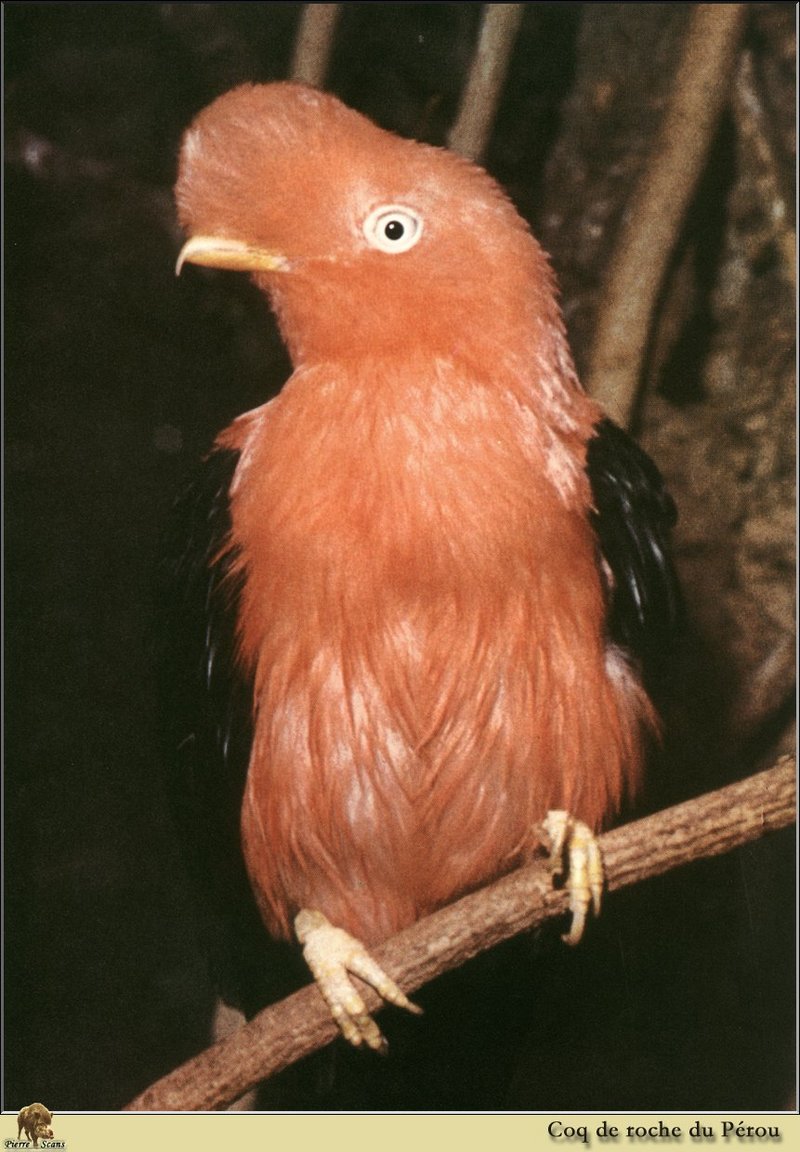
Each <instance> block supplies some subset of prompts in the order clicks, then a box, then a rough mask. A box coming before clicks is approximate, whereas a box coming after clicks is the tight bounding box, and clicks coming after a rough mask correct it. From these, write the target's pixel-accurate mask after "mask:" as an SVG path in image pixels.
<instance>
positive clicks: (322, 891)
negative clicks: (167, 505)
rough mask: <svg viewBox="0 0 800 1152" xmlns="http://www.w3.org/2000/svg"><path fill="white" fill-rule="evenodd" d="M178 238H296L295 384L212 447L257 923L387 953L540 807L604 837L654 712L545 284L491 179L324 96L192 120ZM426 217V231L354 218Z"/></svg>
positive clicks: (591, 409) (288, 307)
mask: <svg viewBox="0 0 800 1152" xmlns="http://www.w3.org/2000/svg"><path fill="white" fill-rule="evenodd" d="M178 203H179V206H180V211H181V218H182V221H183V223H184V226H185V227H186V228H187V230H188V231H189V233H190V234H193V235H201V234H202V235H206V234H213V235H215V236H222V237H226V238H228V239H230V240H233V241H236V242H241V243H243V244H247V245H250V246H253V247H255V248H258V249H260V250H269V251H270V252H274V253H278V254H280V260H281V263H280V266H279V267H277V268H276V269H275V270H274V271H259V272H257V273H256V274H255V279H256V282H257V283H258V284H259V285H260V286H261V287H262V288H263V289H264V290H265V291H266V292H267V293H268V295H269V297H270V300H271V303H272V305H273V307H274V310H275V312H276V315H277V317H278V321H279V324H280V327H281V330H282V333H283V335H284V338H285V340H286V343H287V346H288V348H289V350H290V353H291V356H292V360H293V365H294V369H295V371H294V374H293V375H292V377H291V379H290V380H289V381H288V383H287V384H286V386H285V387H284V389H283V391H282V392H281V394H280V395H279V396H278V397H277V398H276V399H274V400H272V401H270V402H269V403H268V404H266V405H264V406H263V407H262V408H259V409H257V410H256V411H254V412H250V413H247V414H246V415H244V416H242V417H241V418H240V419H238V420H237V421H236V422H235V423H234V424H233V425H232V426H231V427H230V428H229V429H228V430H227V431H226V432H225V433H223V435H222V437H221V438H220V444H221V445H223V446H225V447H227V448H233V449H235V450H237V451H238V452H239V453H240V460H239V465H238V469H237V473H236V477H235V480H234V483H233V486H232V489H231V517H232V533H231V542H230V543H231V547H232V548H233V549H235V554H236V560H235V564H236V567H237V569H238V570H239V571H241V572H242V574H243V576H244V583H243V591H242V595H241V602H240V618H239V640H240V649H241V659H242V661H243V664H244V665H245V666H246V667H247V668H248V669H249V670H250V671H252V673H253V674H254V685H255V687H254V719H255V728H254V742H253V749H252V755H251V760H250V766H249V773H248V779H247V786H246V794H245V800H244V807H243V813H242V829H243V844H244V850H245V855H246V859H247V864H248V869H249V872H250V876H251V878H252V882H253V886H254V889H255V891H256V894H257V897H258V900H259V905H260V907H261V910H262V914H263V916H264V919H265V922H266V923H267V926H268V927H269V928H270V930H271V931H272V932H274V933H275V934H277V935H283V936H286V935H288V934H289V931H290V926H291V920H292V917H293V915H294V914H295V913H296V912H297V911H298V909H300V908H302V907H311V908H317V909H320V910H321V911H322V912H324V913H325V915H326V916H327V917H328V918H329V919H330V920H331V921H332V922H333V923H335V924H338V925H340V926H342V927H344V928H346V929H348V930H349V931H350V932H352V933H353V934H355V935H357V936H358V937H359V938H361V939H362V940H364V941H366V942H368V943H369V942H375V941H377V940H380V939H382V938H384V937H386V936H388V935H389V934H390V933H392V932H393V931H395V930H397V929H399V928H401V927H403V926H405V925H408V924H409V923H411V922H413V921H414V920H416V919H417V918H418V917H419V916H421V915H422V914H424V913H425V912H427V911H429V910H431V909H433V908H435V907H437V906H439V905H441V904H443V903H445V902H447V901H449V900H451V899H452V898H454V897H455V896H457V895H459V894H460V893H463V892H465V891H467V890H469V889H473V888H475V887H477V886H478V885H480V884H482V883H484V882H486V881H487V880H489V879H491V878H493V877H495V876H497V875H498V874H500V873H502V872H505V871H507V870H508V869H510V868H511V867H513V866H514V865H515V864H517V863H519V862H521V861H523V860H524V859H526V858H527V857H528V856H529V855H530V853H531V852H532V851H533V849H534V848H535V847H536V845H537V843H538V836H539V831H538V828H539V824H540V822H541V820H542V818H543V817H544V815H545V813H546V812H547V811H548V809H552V808H566V809H569V810H570V811H571V812H572V813H573V814H575V815H576V816H577V817H579V818H581V819H583V820H585V821H586V822H587V823H589V824H590V825H591V826H593V827H597V826H599V825H600V824H601V823H602V822H603V821H604V820H605V819H607V818H608V817H609V816H610V815H611V814H613V813H614V812H615V811H616V810H617V809H618V807H619V805H620V802H621V800H622V798H623V796H624V795H625V794H626V793H628V792H630V791H631V790H632V789H633V788H634V787H635V785H636V782H637V779H638V776H639V773H640V765H641V759H642V735H643V732H644V730H645V729H646V728H647V727H648V726H649V725H651V724H652V721H653V715H652V710H651V707H650V704H649V701H648V700H647V697H646V696H645V694H644V692H643V690H642V689H641V687H640V685H639V681H638V679H637V678H636V676H635V675H634V674H633V672H632V671H631V670H630V669H629V668H628V666H627V665H626V663H625V660H624V658H623V656H622V655H621V653H619V652H618V651H616V650H615V649H614V648H612V647H609V645H608V642H607V637H606V633H605V617H606V604H605V598H604V590H603V585H602V579H601V573H600V560H599V555H598V546H597V542H596V539H595V536H594V534H593V531H592V529H591V527H590V523H589V520H588V515H589V511H590V508H591V499H592V497H591V492H590V488H589V483H588V480H587V477H586V474H585V470H584V468H585V455H586V444H587V441H588V440H589V439H590V437H591V435H592V429H593V427H594V425H595V424H596V422H597V421H598V419H599V417H600V413H599V411H598V409H597V408H596V406H595V404H594V403H593V402H592V401H591V400H590V399H588V398H587V397H586V396H585V394H584V393H583V392H582V390H581V388H580V386H579V384H578V382H577V380H576V377H575V373H574V369H573V367H572V362H571V358H570V354H569V351H568V348H567V345H566V341H565V336H564V331H563V324H562V321H561V317H560V314H559V310H558V307H557V304H556V301H555V296H554V289H553V283H552V278H551V274H550V271H549V268H548V266H547V263H546V260H545V258H544V256H543V254H542V252H541V250H540V248H539V247H538V245H537V243H536V241H535V240H534V239H533V237H532V236H531V235H530V233H529V231H528V229H527V227H526V226H525V224H524V223H523V221H522V220H521V219H520V217H519V216H518V215H517V213H516V211H515V210H514V208H513V207H512V205H511V204H510V203H509V201H508V200H507V199H506V198H505V196H504V195H503V193H502V192H501V191H500V190H499V188H498V187H497V185H495V184H494V182H493V181H492V180H491V179H490V178H489V177H488V176H487V175H486V174H485V173H484V172H483V171H482V170H481V169H479V168H477V167H475V166H473V165H471V164H468V163H467V162H466V161H464V160H462V159H460V158H458V157H456V156H454V155H452V154H450V153H447V152H444V151H441V150H438V149H433V148H429V147H425V146H422V145H419V144H416V143H413V142H410V141H407V140H402V139H399V138H397V137H395V136H393V135H390V134H388V133H386V132H383V131H382V130H380V129H379V128H377V127H376V126H374V125H373V124H371V123H370V122H369V121H367V120H365V119H364V118H363V117H361V116H359V115H358V114H356V113H354V112H352V111H350V110H349V109H346V108H345V107H344V106H343V105H341V104H340V103H339V102H338V101H336V100H335V99H334V98H333V97H330V96H327V95H324V94H322V93H316V92H312V91H310V90H308V89H304V88H301V87H298V86H295V85H288V84H286V85H285V84H276V85H268V86H262V87H244V88H241V89H237V90H236V91H234V92H232V93H229V94H228V95H226V96H224V97H222V98H221V99H220V100H218V101H217V102H216V103H215V104H214V105H212V106H211V108H210V109H207V110H206V111H205V112H204V113H202V114H201V115H200V117H199V118H198V120H197V121H196V122H195V124H194V125H193V127H192V128H191V129H190V131H189V133H188V134H187V138H186V141H185V144H184V149H183V153H182V162H181V173H180V179H179V184H178ZM381 204H386V205H401V206H408V207H411V208H412V209H413V210H414V212H415V213H417V214H418V215H419V217H420V219H421V220H422V221H423V233H422V236H421V238H420V239H419V242H418V243H416V244H415V245H414V246H413V247H412V248H410V250H408V251H405V252H403V253H402V254H394V253H387V252H384V251H380V250H377V249H375V248H374V247H372V246H370V245H369V244H368V243H367V242H366V241H365V239H364V234H363V231H362V228H361V224H362V222H363V220H364V219H365V218H366V217H367V216H368V215H369V213H370V212H372V211H374V210H375V209H376V208H377V207H378V206H380V205H381Z"/></svg>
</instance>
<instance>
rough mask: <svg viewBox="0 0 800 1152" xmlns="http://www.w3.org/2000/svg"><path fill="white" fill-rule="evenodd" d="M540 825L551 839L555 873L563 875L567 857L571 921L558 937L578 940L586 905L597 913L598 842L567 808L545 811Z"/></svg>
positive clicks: (572, 941)
mask: <svg viewBox="0 0 800 1152" xmlns="http://www.w3.org/2000/svg"><path fill="white" fill-rule="evenodd" d="M543 828H544V832H545V835H546V836H547V838H548V840H549V841H550V868H551V870H552V873H553V876H554V877H561V876H563V875H564V864H565V857H566V864H567V869H566V871H567V888H568V890H569V910H570V913H571V914H572V924H571V925H570V929H569V932H566V933H565V934H564V935H563V936H562V937H561V939H562V940H563V941H564V942H565V943H566V944H570V945H572V944H578V943H579V942H580V940H581V937H582V936H583V933H584V930H585V928H586V918H587V915H588V912H589V909H590V908H591V910H592V912H593V913H594V915H595V916H598V915H599V914H600V907H601V904H602V899H603V882H604V878H605V877H604V871H603V857H602V854H601V852H600V846H599V845H598V843H597V840H596V838H595V836H594V833H593V832H592V830H591V829H590V828H589V826H588V825H587V824H584V823H583V821H582V820H574V819H573V818H572V817H571V816H570V815H569V813H568V812H563V811H552V812H548V813H547V816H546V817H545V820H544V823H543Z"/></svg>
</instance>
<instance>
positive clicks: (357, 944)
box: [294, 908, 422, 1054]
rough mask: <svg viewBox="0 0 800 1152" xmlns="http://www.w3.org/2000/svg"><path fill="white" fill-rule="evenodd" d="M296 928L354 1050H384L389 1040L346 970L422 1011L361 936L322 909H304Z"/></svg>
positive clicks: (400, 1002) (393, 999)
mask: <svg viewBox="0 0 800 1152" xmlns="http://www.w3.org/2000/svg"><path fill="white" fill-rule="evenodd" d="M294 930H295V933H296V935H297V939H298V940H299V941H300V943H301V944H302V946H303V956H304V957H305V961H306V963H307V964H308V966H309V968H310V969H311V974H312V976H313V977H314V980H315V981H316V984H317V987H318V988H319V990H320V992H321V994H322V997H323V999H324V1000H325V1003H326V1004H327V1005H328V1008H329V1009H330V1012H331V1015H332V1016H333V1018H334V1020H335V1021H336V1023H337V1025H338V1026H339V1029H340V1031H341V1032H342V1035H343V1036H344V1038H345V1039H346V1040H347V1041H348V1042H349V1043H350V1044H352V1045H353V1046H354V1047H356V1048H360V1047H361V1046H362V1045H363V1044H366V1045H367V1047H369V1048H371V1049H372V1050H373V1051H374V1052H378V1053H380V1054H384V1053H385V1052H386V1051H387V1050H388V1044H387V1043H386V1040H385V1038H384V1036H383V1034H382V1033H381V1030H380V1028H379V1027H378V1025H377V1024H376V1023H375V1021H374V1020H373V1019H372V1017H371V1016H370V1014H369V1012H367V1008H366V1005H365V1004H364V1001H363V1000H362V999H361V997H360V996H359V994H358V992H357V991H356V989H355V987H354V986H353V984H352V982H351V981H350V979H349V978H348V972H349V973H352V974H353V975H354V976H360V977H361V979H362V980H364V981H365V982H366V983H367V984H369V985H371V986H372V987H373V988H374V989H375V991H376V992H377V993H378V995H379V996H381V997H382V998H383V999H384V1000H386V1001H387V1002H389V1003H391V1004H396V1005H397V1006H398V1007H399V1008H406V1009H407V1010H408V1011H409V1012H413V1013H415V1014H417V1015H419V1014H420V1013H421V1012H422V1009H421V1008H420V1007H419V1006H418V1005H417V1004H414V1003H412V1001H411V1000H409V999H408V997H407V996H406V994H405V993H404V992H403V990H402V989H401V988H399V987H398V985H397V984H395V982H394V980H392V979H391V978H390V977H389V976H387V975H386V973H385V972H384V971H383V969H382V968H381V967H380V966H379V965H378V964H376V962H375V961H374V960H373V958H372V957H371V956H370V954H369V952H368V951H367V950H366V948H365V947H364V945H363V944H362V943H361V941H360V940H356V939H355V937H354V936H351V935H350V934H349V932H345V931H344V929H342V928H336V927H335V926H334V925H333V924H331V923H330V921H329V920H328V919H327V918H326V917H325V916H323V914H322V913H321V912H318V911H316V910H315V909H311V908H303V909H302V910H301V911H300V912H298V914H297V916H296V917H295V921H294Z"/></svg>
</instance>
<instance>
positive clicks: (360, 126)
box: [176, 83, 560, 365]
mask: <svg viewBox="0 0 800 1152" xmlns="http://www.w3.org/2000/svg"><path fill="white" fill-rule="evenodd" d="M176 197H177V203H178V211H179V215H180V219H181V223H182V224H183V226H184V228H185V230H186V233H187V235H188V240H187V243H186V244H185V245H184V247H183V249H182V251H181V254H180V257H179V261H178V268H179V269H180V267H181V265H182V264H184V263H186V262H189V263H195V264H201V265H207V266H211V267H218V268H231V269H238V270H242V271H248V272H250V273H251V274H252V275H253V278H254V279H255V281H256V283H257V284H258V285H259V287H261V288H262V289H263V290H264V291H266V292H267V294H268V295H269V297H270V300H271V302H272V305H273V308H274V310H275V312H276V314H277V317H278V321H279V324H280V326H281V329H282V332H283V335H284V338H285V339H286V342H287V345H288V347H289V351H290V354H291V356H292V359H293V360H294V362H295V364H296V365H299V364H302V363H309V362H314V361H320V360H325V359H330V358H334V359H341V358H342V357H348V356H351V355H353V354H356V353H357V354H359V355H361V356H364V355H370V354H374V355H377V356H380V355H385V354H391V355H397V354H398V352H400V351H402V349H403V348H404V347H407V346H409V345H410V344H412V345H413V346H414V347H416V348H420V347H423V348H424V349H425V350H426V351H427V352H432V353H434V354H436V355H441V356H445V357H452V356H456V357H457V356H458V355H459V354H462V355H467V356H468V349H469V345H470V343H471V340H472V338H473V336H474V334H475V333H476V332H478V331H480V334H481V339H482V341H483V342H484V345H485V342H486V340H487V339H488V340H491V339H492V335H493V334H494V335H495V338H496V341H497V342H498V343H499V344H501V345H502V344H505V345H506V346H508V342H509V341H510V340H511V341H516V342H517V343H518V336H519V333H518V332H517V331H516V329H519V328H520V327H522V328H524V329H526V330H527V332H528V340H529V339H530V336H531V332H530V327H531V324H532V323H533V324H536V323H539V324H540V323H541V321H542V318H543V317H544V322H545V323H550V324H551V325H555V326H556V327H559V326H560V320H559V317H558V309H557V306H556V305H555V302H554V300H553V293H552V283H551V278H550V273H549V269H548V266H547V263H546V260H545V258H544V256H543V254H542V252H541V250H540V249H539V247H538V245H537V244H536V242H535V240H534V239H533V237H532V236H531V235H530V232H529V231H528V228H527V226H526V225H525V223H524V221H523V220H522V219H521V218H520V216H519V215H518V214H517V212H516V210H515V209H514V207H513V206H512V204H511V203H510V201H509V200H508V198H507V197H506V196H505V194H504V193H503V192H502V191H501V189H500V188H499V187H498V185H497V184H496V183H495V182H494V181H493V180H492V179H491V178H490V177H489V176H488V175H487V174H486V172H484V171H483V169H481V168H479V167H478V166H477V165H474V164H471V163H469V162H468V161H466V160H464V159H463V158H461V157H458V156H456V155H455V154H453V153H451V152H448V151H446V150H444V149H440V148H434V147H431V146H428V145H423V144H419V143H416V142H414V141H412V140H406V139H402V138H400V137H398V136H395V135H393V134H392V133H390V132H386V131H384V130H382V129H381V128H378V127H377V126H376V125H375V124H373V123H372V122H371V121H370V120H368V119H367V118H366V117H364V116H362V115H360V114H359V113H357V112H354V111H352V110H351V109H349V108H347V107H346V106H345V105H344V104H342V103H341V102H340V101H339V100H337V99H336V98H335V97H333V96H331V95H329V94H327V93H323V92H319V91H316V90H314V89H311V88H307V87H305V86H303V85H298V84H291V83H276V84H265V85H244V86H242V87H240V88H236V89H234V90H233V91H231V92H228V93H226V94H225V95H223V96H221V97H219V99H217V100H216V101H215V102H214V103H213V104H211V105H210V106H209V107H208V108H206V109H205V110H204V111H202V112H201V113H200V114H199V116H198V117H197V119H196V120H195V121H194V123H193V124H192V125H191V126H190V128H189V129H188V131H187V132H186V135H185V137H184V140H183V145H182V149H181V155H180V169H179V176H178V182H177V186H176ZM526 343H527V341H526Z"/></svg>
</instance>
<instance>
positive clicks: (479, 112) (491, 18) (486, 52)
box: [447, 4, 524, 160]
mask: <svg viewBox="0 0 800 1152" xmlns="http://www.w3.org/2000/svg"><path fill="white" fill-rule="evenodd" d="M523 8H524V5H523V4H485V5H484V9H483V16H482V18H481V28H480V32H479V34H478V43H477V45H476V47H475V55H474V56H473V58H472V66H471V68H470V72H469V77H468V79H467V83H466V87H465V88H464V94H463V96H462V99H461V107H460V109H459V112H458V118H457V119H456V122H455V124H454V125H453V127H452V128H451V129H450V133H449V135H448V137H447V143H448V145H449V146H450V147H451V148H452V149H453V150H454V151H455V152H460V153H461V154H462V155H463V156H469V157H470V158H471V159H472V160H479V159H480V158H481V156H482V155H483V153H484V151H485V149H486V145H487V143H488V141H489V134H490V133H491V130H492V124H493V123H494V117H495V113H496V112H497V106H498V104H499V103H500V97H501V95H502V93H503V84H504V82H505V78H506V73H507V71H508V65H509V62H510V60H511V53H512V51H513V49H514V43H515V41H516V38H517V32H518V31H519V26H520V24H521V22H522V11H523Z"/></svg>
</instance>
